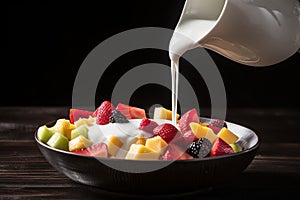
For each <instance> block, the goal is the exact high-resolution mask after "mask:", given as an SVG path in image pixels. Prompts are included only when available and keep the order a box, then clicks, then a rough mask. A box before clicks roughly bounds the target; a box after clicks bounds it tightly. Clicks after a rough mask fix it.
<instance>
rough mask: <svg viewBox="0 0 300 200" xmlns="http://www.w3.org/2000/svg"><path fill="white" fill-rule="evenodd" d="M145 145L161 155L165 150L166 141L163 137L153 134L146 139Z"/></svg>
mask: <svg viewBox="0 0 300 200" xmlns="http://www.w3.org/2000/svg"><path fill="white" fill-rule="evenodd" d="M145 146H146V147H148V148H150V149H152V150H154V151H156V152H158V153H159V154H160V155H162V154H163V153H164V152H165V150H166V148H167V146H168V143H167V142H166V141H164V139H162V138H161V137H160V136H155V137H153V138H149V139H147V140H146V144H145Z"/></svg>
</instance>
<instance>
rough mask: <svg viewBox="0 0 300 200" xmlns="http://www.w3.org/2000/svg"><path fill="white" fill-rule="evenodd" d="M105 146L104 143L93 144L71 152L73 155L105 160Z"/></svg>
mask: <svg viewBox="0 0 300 200" xmlns="http://www.w3.org/2000/svg"><path fill="white" fill-rule="evenodd" d="M107 152H108V151H107V145H106V144H105V143H98V144H94V145H92V146H90V147H87V148H85V149H81V150H76V151H73V153H76V154H80V155H86V156H95V157H104V158H107V155H108V153H107Z"/></svg>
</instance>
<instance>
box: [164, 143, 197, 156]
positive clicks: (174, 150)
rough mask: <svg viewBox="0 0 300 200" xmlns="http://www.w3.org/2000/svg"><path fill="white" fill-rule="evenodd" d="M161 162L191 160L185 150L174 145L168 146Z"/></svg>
mask: <svg viewBox="0 0 300 200" xmlns="http://www.w3.org/2000/svg"><path fill="white" fill-rule="evenodd" d="M162 159H163V160H185V159H193V157H192V156H190V155H189V154H187V153H186V152H185V150H183V149H182V148H180V147H179V146H177V145H175V144H169V146H168V149H167V151H166V153H165V154H164V155H163V157H162Z"/></svg>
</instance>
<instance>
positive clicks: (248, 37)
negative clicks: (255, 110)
mask: <svg viewBox="0 0 300 200" xmlns="http://www.w3.org/2000/svg"><path fill="white" fill-rule="evenodd" d="M178 33H179V34H183V35H185V36H186V37H188V38H189V39H190V40H191V41H192V43H189V42H188V43H189V44H187V43H186V42H184V41H183V40H180V37H176V34H178ZM179 43H181V44H179ZM199 46H201V47H204V48H207V49H210V50H213V51H215V52H217V53H219V54H221V55H223V56H225V57H227V58H229V59H231V60H234V61H236V62H238V63H242V64H245V65H249V66H269V65H273V64H276V63H279V62H281V61H283V60H285V59H287V58H289V57H290V56H291V55H293V54H294V53H296V52H297V51H298V50H299V47H300V5H299V1H298V0H186V2H185V5H184V8H183V11H182V14H181V17H180V19H179V22H178V24H177V26H176V29H175V31H174V35H173V37H172V39H171V42H170V48H169V50H170V51H171V52H172V53H173V54H174V53H175V54H178V55H179V56H181V55H182V54H183V53H184V52H185V51H187V50H189V49H192V48H196V47H199Z"/></svg>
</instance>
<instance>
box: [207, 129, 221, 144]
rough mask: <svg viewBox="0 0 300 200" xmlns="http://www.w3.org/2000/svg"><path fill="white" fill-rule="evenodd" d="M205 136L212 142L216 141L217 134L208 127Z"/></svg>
mask: <svg viewBox="0 0 300 200" xmlns="http://www.w3.org/2000/svg"><path fill="white" fill-rule="evenodd" d="M208 129H209V130H208V131H207V133H206V135H205V138H206V139H208V140H209V141H210V142H211V143H212V144H213V143H214V142H215V141H216V139H217V138H218V136H217V135H216V134H215V133H214V131H213V130H212V129H211V128H208Z"/></svg>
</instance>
